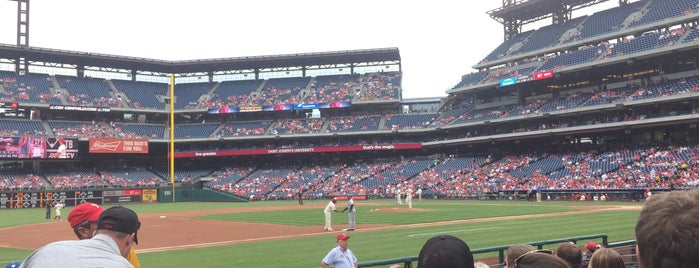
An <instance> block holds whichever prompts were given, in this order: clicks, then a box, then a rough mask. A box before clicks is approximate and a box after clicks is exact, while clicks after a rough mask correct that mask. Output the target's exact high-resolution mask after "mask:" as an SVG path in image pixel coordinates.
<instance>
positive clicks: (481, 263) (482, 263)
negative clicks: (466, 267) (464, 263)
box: [473, 261, 490, 268]
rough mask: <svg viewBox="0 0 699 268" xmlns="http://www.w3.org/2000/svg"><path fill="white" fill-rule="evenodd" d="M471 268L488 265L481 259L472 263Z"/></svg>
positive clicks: (484, 267)
mask: <svg viewBox="0 0 699 268" xmlns="http://www.w3.org/2000/svg"><path fill="white" fill-rule="evenodd" d="M473 268H490V266H489V265H487V264H485V263H484V262H482V261H477V262H474V263H473Z"/></svg>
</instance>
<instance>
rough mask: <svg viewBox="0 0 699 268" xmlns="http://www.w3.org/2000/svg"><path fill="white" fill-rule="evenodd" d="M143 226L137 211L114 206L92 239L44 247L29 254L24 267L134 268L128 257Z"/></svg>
mask: <svg viewBox="0 0 699 268" xmlns="http://www.w3.org/2000/svg"><path fill="white" fill-rule="evenodd" d="M140 227H141V222H140V221H139V220H138V216H137V215H136V213H135V212H133V211H132V210H130V209H128V208H125V207H121V206H118V207H111V208H109V209H107V210H105V211H104V212H102V214H100V217H99V220H98V221H97V231H96V232H95V236H94V237H93V238H91V239H84V240H67V241H59V242H54V243H51V244H48V245H46V246H43V247H41V248H39V249H37V250H35V251H34V252H32V253H31V254H29V256H28V257H27V258H26V259H25V260H24V261H23V262H22V266H21V267H24V268H31V267H37V268H40V267H41V268H43V267H74V268H81V267H85V268H92V267H111V268H119V267H126V268H133V265H131V263H129V261H128V260H126V256H127V255H128V254H129V251H130V250H131V247H132V246H133V244H134V243H138V239H137V236H136V232H138V229H139V228H140Z"/></svg>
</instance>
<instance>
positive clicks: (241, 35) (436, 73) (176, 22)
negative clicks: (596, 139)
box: [0, 0, 618, 98]
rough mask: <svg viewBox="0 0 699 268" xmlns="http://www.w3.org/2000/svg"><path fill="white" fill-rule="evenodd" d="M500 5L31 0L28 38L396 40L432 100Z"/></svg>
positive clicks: (361, 43) (406, 76)
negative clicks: (490, 11) (493, 11)
mask: <svg viewBox="0 0 699 268" xmlns="http://www.w3.org/2000/svg"><path fill="white" fill-rule="evenodd" d="M609 2H612V3H614V5H615V3H616V2H618V1H609ZM501 4H502V1H501V0H460V1H454V0H436V1H426V2H423V1H405V0H402V1H401V0H355V1H351V2H346V1H329V0H301V1H288V0H248V1H222V0H198V1H180V0H148V1H146V0H120V1H113V0H60V1H59V0H31V3H30V14H29V26H30V27H29V45H30V46H35V47H44V48H54V49H64V50H72V51H82V52H98V53H106V54H115V55H123V56H133V57H144V58H152V59H161V60H191V59H208V58H222V57H241V56H262V55H277V54H289V53H308V52H325V51H338V50H357V49H372V48H389V47H397V48H398V49H399V51H400V55H401V59H402V67H403V97H404V98H418V97H438V96H444V95H446V93H445V92H446V90H448V89H449V88H451V87H452V86H454V85H455V84H457V83H458V82H459V81H460V78H461V75H463V74H466V73H470V72H472V71H473V70H472V68H471V66H473V65H474V64H476V63H477V62H478V61H480V60H481V59H483V58H484V57H485V56H486V55H488V53H490V52H491V51H492V50H493V49H495V48H496V47H497V46H498V45H499V44H500V43H502V41H503V28H502V25H501V24H500V23H498V22H496V21H495V20H493V19H491V18H490V17H489V16H488V15H487V14H486V12H487V11H489V10H492V9H495V8H498V7H500V5H501ZM609 4H610V3H605V5H607V6H614V5H609ZM574 16H576V14H575V13H574ZM549 21H550V20H547V21H546V22H547V23H548V22H549ZM16 22H17V2H14V1H9V0H0V43H5V44H16V43H17V38H16V31H17V23H16ZM525 30H526V29H525Z"/></svg>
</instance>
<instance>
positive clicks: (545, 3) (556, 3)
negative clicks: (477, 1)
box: [487, 0, 608, 22]
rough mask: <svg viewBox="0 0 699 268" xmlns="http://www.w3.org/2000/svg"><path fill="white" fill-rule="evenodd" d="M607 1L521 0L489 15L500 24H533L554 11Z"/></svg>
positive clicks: (489, 12)
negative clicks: (511, 21)
mask: <svg viewBox="0 0 699 268" xmlns="http://www.w3.org/2000/svg"><path fill="white" fill-rule="evenodd" d="M606 1H608V0H520V1H515V2H514V3H513V4H509V5H507V4H506V5H503V7H501V8H497V9H494V10H491V11H488V12H487V13H488V15H490V17H491V18H493V19H496V20H498V21H500V22H505V21H509V20H519V21H522V22H533V21H537V20H541V19H544V18H547V17H550V16H552V13H553V12H554V11H557V10H560V9H561V8H566V9H569V10H575V9H580V8H584V7H588V6H591V5H594V4H598V3H602V2H606Z"/></svg>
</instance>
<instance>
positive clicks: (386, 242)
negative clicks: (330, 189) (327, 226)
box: [0, 200, 642, 268]
mask: <svg viewBox="0 0 699 268" xmlns="http://www.w3.org/2000/svg"><path fill="white" fill-rule="evenodd" d="M326 203H327V200H326V201H322V200H318V201H306V202H305V204H304V205H298V204H297V203H296V201H291V200H290V201H265V202H251V203H199V202H192V203H160V204H142V205H141V204H138V205H127V206H128V207H129V208H131V209H133V210H134V211H136V212H137V213H138V214H139V217H140V219H141V222H142V227H141V230H140V231H139V234H138V236H139V242H140V244H139V245H138V246H137V250H136V251H137V252H138V255H139V258H140V261H141V264H142V266H143V267H148V268H152V267H202V266H205V267H260V268H263V267H320V260H321V259H322V258H323V257H324V256H325V254H326V253H327V252H328V251H329V250H330V249H331V248H332V247H334V246H336V244H335V236H337V235H338V234H339V233H340V231H339V230H341V229H342V228H345V227H346V225H347V214H343V213H334V214H333V228H334V229H335V230H336V231H334V232H324V231H322V229H323V213H322V210H323V208H324V207H325V205H326ZM344 205H345V203H344V202H343V201H340V202H338V203H337V206H338V208H343V207H344ZM356 205H357V216H356V217H357V230H356V231H354V232H348V233H347V234H348V235H350V236H351V239H350V243H349V247H350V248H351V249H352V251H354V253H355V255H356V256H357V258H358V259H359V262H360V263H362V262H369V261H376V260H382V259H392V258H400V257H409V256H417V254H418V252H419V250H420V248H421V246H422V244H423V243H424V242H425V241H426V240H427V239H429V238H430V237H432V236H435V235H438V234H450V235H454V236H457V237H460V238H461V239H463V240H464V241H466V243H468V244H469V246H470V247H471V248H472V249H476V248H485V247H492V246H501V245H508V244H513V243H522V242H530V241H541V240H547V239H558V238H565V237H573V236H583V235H591V234H601V233H604V234H607V235H609V241H610V242H614V241H623V240H629V239H634V226H635V224H636V220H637V219H638V214H639V211H640V208H641V205H642V204H641V203H613V202H568V201H555V202H551V201H550V202H541V203H536V202H525V201H472V200H466V201H465V200H423V201H421V202H420V201H415V202H414V205H413V209H408V208H407V206H406V205H396V204H394V202H393V200H366V201H356ZM70 209H71V207H67V208H65V209H63V213H62V214H63V215H64V217H65V216H67V215H68V213H69V212H70ZM0 218H1V219H2V221H0V264H2V265H3V266H4V265H5V264H6V263H8V262H10V261H21V260H22V259H24V257H26V256H27V255H28V254H29V253H30V252H31V251H32V250H33V249H35V248H37V247H40V246H42V245H44V244H47V243H50V242H52V241H57V240H66V239H75V235H74V234H73V232H72V230H71V229H70V226H69V224H68V222H67V221H62V222H50V221H48V220H45V219H44V209H15V210H1V211H0ZM598 242H599V241H598ZM555 246H556V245H555V244H554V245H550V247H555ZM493 256H496V253H492V254H479V255H476V259H480V258H488V257H493ZM489 264H494V263H492V261H491V263H489Z"/></svg>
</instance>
